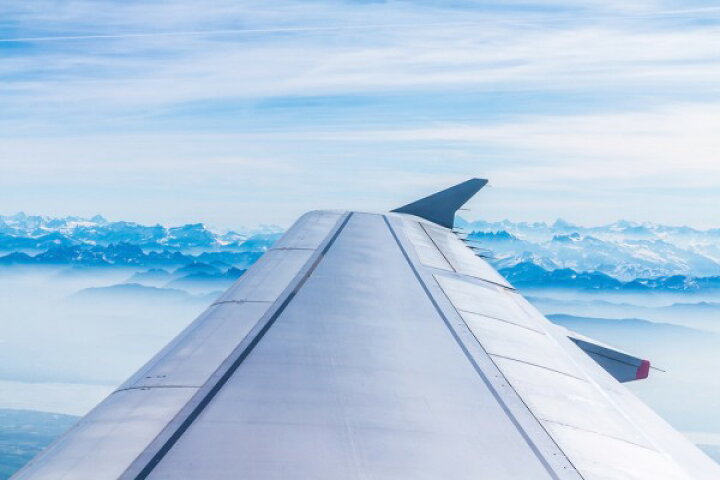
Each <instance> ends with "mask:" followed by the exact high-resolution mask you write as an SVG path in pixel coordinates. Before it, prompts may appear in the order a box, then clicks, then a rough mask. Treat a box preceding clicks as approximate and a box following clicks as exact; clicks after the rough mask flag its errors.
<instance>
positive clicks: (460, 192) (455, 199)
mask: <svg viewBox="0 0 720 480" xmlns="http://www.w3.org/2000/svg"><path fill="white" fill-rule="evenodd" d="M487 183H488V181H487V179H485V178H471V179H469V180H465V181H464V182H461V183H458V184H457V185H454V186H452V187H450V188H446V189H445V190H441V191H439V192H437V193H434V194H432V195H429V196H427V197H424V198H421V199H420V200H416V201H415V202H412V203H409V204H407V205H404V206H402V207H400V208H396V209H395V210H392V211H393V212H396V213H407V214H410V215H415V216H418V217H421V218H424V219H426V220H429V221H431V222H434V223H437V224H438V225H442V226H443V227H446V228H452V226H453V223H454V220H455V213H456V212H457V210H458V209H459V208H460V207H462V206H463V205H464V204H465V203H466V202H467V201H468V200H470V199H471V198H472V197H473V195H475V194H476V193H477V192H478V191H479V190H480V189H481V188H483V187H484V186H485V185H486V184H487Z"/></svg>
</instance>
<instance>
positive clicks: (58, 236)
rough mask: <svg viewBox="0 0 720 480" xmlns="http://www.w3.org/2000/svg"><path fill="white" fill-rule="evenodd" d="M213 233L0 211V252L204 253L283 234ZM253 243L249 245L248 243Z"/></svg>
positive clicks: (270, 229) (266, 229)
mask: <svg viewBox="0 0 720 480" xmlns="http://www.w3.org/2000/svg"><path fill="white" fill-rule="evenodd" d="M239 230H240V231H237V230H228V231H224V232H219V231H212V230H211V229H209V228H208V227H207V226H205V225H204V224H202V223H193V224H187V225H182V226H179V227H164V226H162V225H152V226H148V225H141V224H138V223H134V222H124V221H119V222H110V221H108V220H106V219H105V218H104V217H102V216H101V215H96V216H94V217H92V218H82V217H74V216H70V217H63V218H53V217H46V216H40V215H26V214H24V213H22V212H21V213H17V214H15V215H10V216H2V215H0V251H38V250H46V249H49V248H52V247H68V246H79V245H86V246H109V245H112V244H119V243H126V244H132V245H135V246H137V247H140V248H142V249H143V250H170V251H181V250H182V251H185V250H188V249H202V250H205V251H210V250H216V249H222V250H239V251H245V250H248V249H257V246H258V245H265V246H266V245H267V244H271V243H272V242H273V241H275V240H277V238H278V237H279V236H280V234H281V233H282V229H281V228H280V227H277V226H274V225H264V226H260V227H257V228H255V229H252V230H250V229H239ZM248 242H249V243H248Z"/></svg>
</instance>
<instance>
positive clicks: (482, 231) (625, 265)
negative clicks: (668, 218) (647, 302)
mask: <svg viewBox="0 0 720 480" xmlns="http://www.w3.org/2000/svg"><path fill="white" fill-rule="evenodd" d="M458 223H459V225H461V228H462V229H463V230H465V231H466V232H467V239H468V240H469V241H471V242H473V243H475V244H476V245H477V246H479V247H481V248H484V249H487V254H488V255H489V256H491V257H493V263H494V264H495V266H496V267H498V268H501V269H502V268H507V267H511V266H513V265H516V264H519V263H533V264H535V265H538V266H540V267H543V268H544V269H546V270H557V269H564V268H570V269H572V270H575V271H576V272H591V271H596V272H602V273H605V274H607V275H610V276H612V277H614V278H617V279H621V280H623V281H630V280H632V279H635V278H654V277H662V276H672V275H684V276H688V277H703V276H716V275H720V229H709V230H698V229H694V228H691V227H671V226H665V225H658V224H652V223H643V224H638V223H633V222H628V221H624V220H621V221H618V222H615V223H612V224H609V225H604V226H600V227H583V226H579V225H573V224H570V223H568V222H565V221H563V220H558V221H556V222H555V223H553V224H550V225H548V224H546V223H543V222H538V223H527V222H518V223H515V222H510V221H508V220H504V221H501V222H486V221H483V220H478V221H475V222H467V221H464V220H461V221H460V222H458Z"/></svg>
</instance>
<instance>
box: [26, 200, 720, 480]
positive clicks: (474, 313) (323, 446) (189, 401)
mask: <svg viewBox="0 0 720 480" xmlns="http://www.w3.org/2000/svg"><path fill="white" fill-rule="evenodd" d="M463 201H464V200H463ZM448 208H450V209H457V208H458V205H457V202H448ZM452 212H453V214H454V210H452ZM435 213H437V212H435ZM446 213H447V212H446ZM446 213H445V214H446ZM17 478H27V479H79V480H81V479H111V478H123V479H131V478H132V479H137V478H140V479H144V478H151V479H178V478H187V479H209V480H213V479H226V478H252V479H314V480H315V479H332V480H336V479H346V478H347V479H409V478H412V479H440V478H452V479H459V480H462V479H478V478H488V479H493V480H495V479H497V480H504V479H538V480H542V479H587V480H594V479H630V480H634V479H658V480H663V479H667V480H671V479H698V480H704V479H710V478H713V479H715V478H720V470H719V469H718V467H717V466H716V465H715V464H714V463H713V462H712V461H711V460H710V459H708V458H707V457H706V456H704V454H702V453H701V452H700V451H699V450H697V449H696V448H695V447H694V446H693V445H692V444H691V443H690V442H688V441H687V440H685V439H684V438H683V437H682V436H681V435H680V434H679V433H677V432H675V431H674V430H673V429H672V428H671V427H669V426H668V425H667V424H666V423H665V422H664V421H663V420H661V419H660V418H659V417H657V415H655V414H654V413H653V412H652V411H650V410H649V409H648V408H647V407H646V406H645V405H643V404H642V403H641V402H640V401H639V400H637V399H636V398H635V397H634V396H632V395H631V394H630V393H629V392H628V391H627V390H626V389H625V388H624V387H623V386H622V385H621V384H620V383H619V382H618V381H617V380H616V379H615V378H614V377H613V376H611V375H610V374H609V373H608V372H607V371H606V370H605V369H603V368H602V367H601V366H600V365H598V363H596V362H595V361H594V360H593V359H592V358H591V357H589V356H588V355H587V354H586V353H585V352H584V351H583V350H581V349H580V348H578V346H577V345H576V343H574V342H573V341H572V340H570V339H568V337H567V332H566V331H563V330H561V329H559V328H558V327H555V326H554V325H552V324H551V323H550V322H548V321H547V320H546V319H545V318H544V317H543V316H542V315H541V314H540V313H539V312H538V311H537V310H536V309H534V308H533V307H532V306H531V305H530V304H529V303H528V302H527V301H526V300H525V299H524V298H523V297H522V296H521V295H520V294H518V293H517V292H516V291H515V290H514V289H513V287H512V286H511V285H510V284H509V283H508V282H507V281H505V279H503V278H502V276H500V275H499V274H498V273H497V272H496V271H495V270H494V269H493V268H492V267H491V266H490V265H488V264H487V263H486V262H484V261H483V260H482V259H480V258H478V257H476V256H475V255H473V253H472V252H471V251H470V250H469V249H468V248H467V247H465V246H464V244H463V243H462V242H461V241H460V240H459V239H458V238H457V237H456V236H455V235H454V234H453V232H452V231H451V230H449V229H447V228H445V227H442V226H439V225H438V224H436V223H432V222H430V221H428V220H426V219H425V218H420V217H416V216H413V215H410V214H407V213H391V214H387V215H379V214H370V213H359V212H325V211H320V212H310V213H308V214H306V215H304V216H303V217H301V218H300V219H299V220H298V221H297V222H296V224H295V225H294V226H293V227H292V228H291V229H290V230H288V232H287V233H286V234H285V235H284V236H283V238H282V239H281V240H280V241H278V242H277V244H276V245H275V246H274V247H273V248H271V249H270V250H269V251H268V252H267V253H266V254H265V255H264V256H263V257H262V258H261V259H260V260H259V261H258V262H257V263H256V264H255V265H254V266H253V267H252V268H250V269H249V270H248V272H247V273H246V274H245V275H243V276H242V277H241V278H240V279H239V280H238V282H237V283H236V284H235V285H233V286H232V287H231V288H230V289H229V290H228V291H227V292H226V293H225V294H223V295H222V296H221V297H220V298H219V299H218V300H217V301H216V302H214V303H213V304H212V305H211V306H210V307H209V308H208V309H207V310H206V311H205V312H204V313H203V314H202V315H201V316H200V317H199V318H198V319H197V320H195V321H194V322H193V323H192V324H191V325H190V326H189V327H188V328H187V329H186V330H185V331H184V332H182V333H181V334H180V335H179V336H178V337H177V338H176V339H175V340H173V341H172V342H171V343H170V344H169V345H168V346H167V347H166V348H165V349H163V350H162V351H161V352H160V353H158V355H156V356H155V357H154V358H153V359H152V360H150V361H149V362H148V364H147V365H145V366H144V367H143V368H142V369H141V370H140V371H138V372H137V373H136V374H135V375H134V376H133V377H131V378H130V379H129V380H128V381H127V382H126V383H125V384H123V385H122V386H121V387H120V388H118V389H117V391H115V392H114V393H113V394H111V395H110V396H109V397H108V398H107V399H106V400H104V401H103V402H102V403H101V404H100V405H98V406H97V407H96V408H95V409H94V410H93V411H92V412H90V413H89V414H88V415H87V416H86V417H84V418H83V419H82V420H81V421H80V422H79V423H78V424H77V425H76V426H75V427H74V428H73V429H72V430H71V431H70V432H68V434H66V435H65V436H63V437H62V438H61V439H60V440H58V441H57V442H56V443H55V444H54V445H53V446H51V447H50V448H49V449H48V450H46V451H45V452H43V453H42V454H41V455H39V456H38V457H37V458H36V459H35V460H33V461H32V462H31V463H30V464H29V465H28V466H27V467H26V468H25V469H24V470H22V471H21V472H19V474H18V475H17Z"/></svg>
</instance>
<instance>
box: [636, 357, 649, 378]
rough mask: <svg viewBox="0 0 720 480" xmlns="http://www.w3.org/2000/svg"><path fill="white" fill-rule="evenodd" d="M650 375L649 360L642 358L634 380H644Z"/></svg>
mask: <svg viewBox="0 0 720 480" xmlns="http://www.w3.org/2000/svg"><path fill="white" fill-rule="evenodd" d="M649 376H650V360H643V361H642V362H640V366H639V367H638V369H637V374H636V375H635V380H644V379H646V378H648V377H649Z"/></svg>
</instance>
